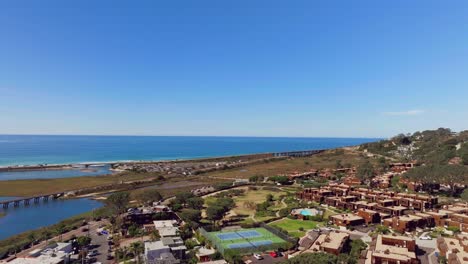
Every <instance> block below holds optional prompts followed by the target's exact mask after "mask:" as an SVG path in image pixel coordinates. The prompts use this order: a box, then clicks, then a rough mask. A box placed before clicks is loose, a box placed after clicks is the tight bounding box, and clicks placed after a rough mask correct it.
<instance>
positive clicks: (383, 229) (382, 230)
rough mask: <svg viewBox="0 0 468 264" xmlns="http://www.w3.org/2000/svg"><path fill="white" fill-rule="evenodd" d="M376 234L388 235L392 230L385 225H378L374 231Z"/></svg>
mask: <svg viewBox="0 0 468 264" xmlns="http://www.w3.org/2000/svg"><path fill="white" fill-rule="evenodd" d="M374 232H375V233H376V234H383V235H386V234H388V233H390V229H388V227H386V226H384V225H378V226H377V227H376V228H375V231H374Z"/></svg>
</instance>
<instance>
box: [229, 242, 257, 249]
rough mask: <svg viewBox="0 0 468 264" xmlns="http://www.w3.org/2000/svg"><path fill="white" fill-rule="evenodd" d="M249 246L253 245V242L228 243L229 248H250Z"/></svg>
mask: <svg viewBox="0 0 468 264" xmlns="http://www.w3.org/2000/svg"><path fill="white" fill-rule="evenodd" d="M249 247H252V244H250V243H246V242H243V243H234V244H229V245H228V248H249Z"/></svg>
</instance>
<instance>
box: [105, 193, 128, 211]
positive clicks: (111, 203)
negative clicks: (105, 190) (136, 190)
mask: <svg viewBox="0 0 468 264" xmlns="http://www.w3.org/2000/svg"><path fill="white" fill-rule="evenodd" d="M129 201H130V195H129V194H128V193H127V192H118V193H113V194H111V195H109V197H107V199H106V202H105V204H106V207H107V208H109V209H110V210H111V212H112V213H113V214H117V215H119V214H123V213H124V212H125V210H126V209H127V206H128V203H129Z"/></svg>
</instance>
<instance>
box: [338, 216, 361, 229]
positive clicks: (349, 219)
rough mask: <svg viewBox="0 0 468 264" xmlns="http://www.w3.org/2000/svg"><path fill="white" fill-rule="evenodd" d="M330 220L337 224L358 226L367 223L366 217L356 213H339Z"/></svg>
mask: <svg viewBox="0 0 468 264" xmlns="http://www.w3.org/2000/svg"><path fill="white" fill-rule="evenodd" d="M330 221H331V222H332V223H333V224H334V225H337V226H344V227H348V226H357V225H362V224H364V223H365V221H364V218H362V217H360V216H357V215H355V214H337V215H332V216H330Z"/></svg>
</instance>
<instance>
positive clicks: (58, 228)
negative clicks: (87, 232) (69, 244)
mask: <svg viewBox="0 0 468 264" xmlns="http://www.w3.org/2000/svg"><path fill="white" fill-rule="evenodd" d="M64 232H65V225H64V224H58V225H57V226H56V227H55V233H56V234H57V235H58V236H59V241H62V234H63V233H64Z"/></svg>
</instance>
